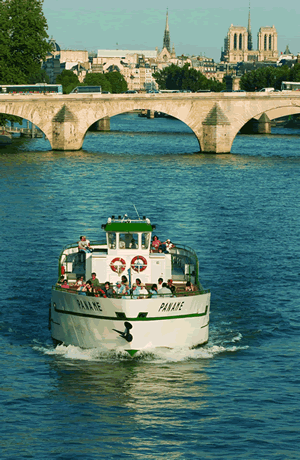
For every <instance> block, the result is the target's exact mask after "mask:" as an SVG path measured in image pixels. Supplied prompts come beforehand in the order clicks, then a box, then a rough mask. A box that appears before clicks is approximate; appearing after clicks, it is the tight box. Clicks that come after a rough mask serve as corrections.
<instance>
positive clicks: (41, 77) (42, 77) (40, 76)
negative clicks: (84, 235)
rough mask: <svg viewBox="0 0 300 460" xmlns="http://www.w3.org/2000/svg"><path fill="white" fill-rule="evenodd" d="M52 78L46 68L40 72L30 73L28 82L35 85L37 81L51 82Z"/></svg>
mask: <svg viewBox="0 0 300 460" xmlns="http://www.w3.org/2000/svg"><path fill="white" fill-rule="evenodd" d="M49 82H50V78H49V75H48V74H47V72H46V70H44V69H40V70H39V71H38V72H36V73H34V74H32V75H30V77H29V81H28V83H30V84H33V85H35V84H36V83H49Z"/></svg>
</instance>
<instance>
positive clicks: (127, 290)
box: [121, 275, 131, 299]
mask: <svg viewBox="0 0 300 460" xmlns="http://www.w3.org/2000/svg"><path fill="white" fill-rule="evenodd" d="M121 280H122V285H121V287H122V288H123V291H122V294H123V297H122V299H126V297H125V296H128V295H130V294H131V292H130V288H129V284H128V279H127V276H125V275H122V276H121Z"/></svg>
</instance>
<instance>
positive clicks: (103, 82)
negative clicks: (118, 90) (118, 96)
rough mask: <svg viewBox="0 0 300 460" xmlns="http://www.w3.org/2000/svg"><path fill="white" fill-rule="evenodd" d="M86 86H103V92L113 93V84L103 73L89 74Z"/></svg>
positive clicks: (85, 82)
mask: <svg viewBox="0 0 300 460" xmlns="http://www.w3.org/2000/svg"><path fill="white" fill-rule="evenodd" d="M84 85H86V86H101V88H102V91H109V92H110V93H111V92H112V87H111V84H110V82H109V81H108V80H107V79H106V77H105V75H104V74H103V73H88V74H87V75H86V77H85V79H84Z"/></svg>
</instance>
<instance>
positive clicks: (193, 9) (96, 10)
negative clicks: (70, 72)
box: [43, 0, 300, 61]
mask: <svg viewBox="0 0 300 460" xmlns="http://www.w3.org/2000/svg"><path fill="white" fill-rule="evenodd" d="M168 3H170V4H168ZM203 4H204V2H203ZM205 5H206V6H203V5H201V3H200V2H198V1H195V0H185V1H182V0H180V1H179V0H173V1H172V2H166V1H165V0H161V1H158V0H152V2H147V3H145V2H140V1H137V0H127V1H126V2H124V1H120V0H114V1H113V5H110V4H109V2H107V1H106V2H105V4H104V5H103V2H99V0H85V1H83V0H44V8H43V9H44V14H45V17H46V19H47V22H48V34H49V36H53V38H54V39H55V40H56V41H57V43H58V44H59V45H60V47H61V48H62V49H86V50H88V51H97V50H98V49H116V48H118V49H155V48H156V47H158V48H159V49H161V48H162V43H163V33H164V28H165V18H166V10H167V8H168V10H169V26H170V36H171V43H172V44H173V43H174V46H175V51H176V54H177V55H179V54H190V55H191V54H195V55H199V54H204V55H205V56H208V57H212V58H214V59H215V60H216V61H219V59H220V54H221V47H222V46H223V45H224V38H225V35H226V34H227V31H228V28H229V27H230V25H231V24H233V25H241V26H246V27H247V21H248V10H249V3H248V2H247V1H245V3H243V2H240V1H237V0H231V1H230V2H224V1H220V0H215V1H214V2H205ZM299 12H300V2H299V1H297V2H296V0H290V1H289V2H288V3H287V4H285V3H283V2H282V1H279V0H274V1H273V2H269V1H267V0H262V1H259V0H255V1H252V2H251V28H252V36H253V41H254V46H255V48H256V46H257V33H258V30H259V28H260V27H264V26H272V25H275V27H276V29H277V33H278V50H279V52H281V51H284V50H285V47H286V45H289V48H290V50H291V52H292V53H294V54H297V53H298V52H300V28H299Z"/></svg>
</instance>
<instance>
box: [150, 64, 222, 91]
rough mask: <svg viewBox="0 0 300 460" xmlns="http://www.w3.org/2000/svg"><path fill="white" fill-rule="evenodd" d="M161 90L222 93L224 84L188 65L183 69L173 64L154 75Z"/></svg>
mask: <svg viewBox="0 0 300 460" xmlns="http://www.w3.org/2000/svg"><path fill="white" fill-rule="evenodd" d="M153 76H154V78H155V80H156V82H157V84H158V86H159V88H160V89H170V90H172V89H174V90H190V91H198V90H199V89H211V90H213V91H221V90H222V89H223V88H224V84H223V83H220V82H218V81H216V80H210V79H208V78H206V77H205V75H203V74H202V73H201V72H199V71H198V70H196V69H194V68H190V66H189V64H188V63H186V64H185V65H184V66H183V67H179V66H177V65H175V64H171V65H170V66H168V67H165V68H164V69H162V70H159V71H158V72H155V73H154V74H153Z"/></svg>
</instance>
